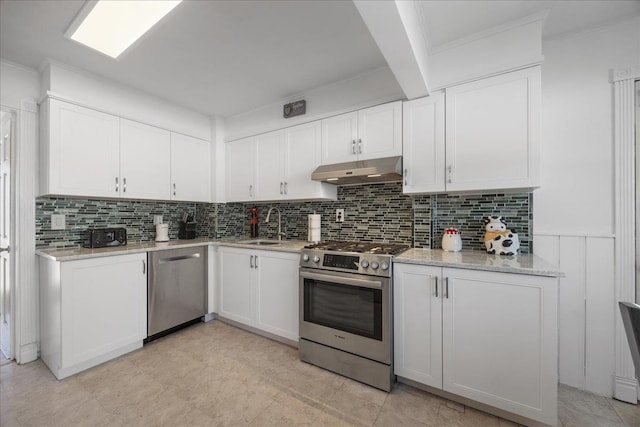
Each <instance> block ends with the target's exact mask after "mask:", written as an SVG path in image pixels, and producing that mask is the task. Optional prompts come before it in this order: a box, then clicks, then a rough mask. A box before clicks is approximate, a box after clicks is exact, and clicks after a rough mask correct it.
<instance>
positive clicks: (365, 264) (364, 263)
mask: <svg viewBox="0 0 640 427" xmlns="http://www.w3.org/2000/svg"><path fill="white" fill-rule="evenodd" d="M360 267H362V268H367V267H369V261H362V262H361V263H360Z"/></svg>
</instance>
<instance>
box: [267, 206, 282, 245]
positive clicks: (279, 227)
mask: <svg viewBox="0 0 640 427" xmlns="http://www.w3.org/2000/svg"><path fill="white" fill-rule="evenodd" d="M274 209H275V210H277V211H278V240H282V236H286V235H287V234H286V233H283V232H282V215H281V214H280V209H278V208H276V207H273V208H269V212H267V217H266V218H265V220H264V222H265V223H267V224H268V223H269V218H270V217H271V211H272V210H274Z"/></svg>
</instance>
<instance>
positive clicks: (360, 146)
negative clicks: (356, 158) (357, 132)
mask: <svg viewBox="0 0 640 427" xmlns="http://www.w3.org/2000/svg"><path fill="white" fill-rule="evenodd" d="M358 153H360V154H362V139H360V138H358Z"/></svg>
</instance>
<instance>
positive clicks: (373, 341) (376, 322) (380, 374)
mask: <svg viewBox="0 0 640 427" xmlns="http://www.w3.org/2000/svg"><path fill="white" fill-rule="evenodd" d="M406 249H408V246H407V245H399V244H388V243H382V244H381V243H360V242H336V241H329V242H324V243H319V244H316V245H310V246H306V247H305V248H304V249H303V250H302V255H301V258H300V341H299V354H300V359H301V360H304V361H305V362H309V363H312V364H314V365H317V366H320V367H322V368H325V369H328V370H330V371H334V372H337V373H339V374H342V375H345V376H347V377H350V378H353V379H355V380H358V381H361V382H363V383H366V384H369V385H372V386H374V387H377V388H380V389H382V390H385V391H391V388H392V386H393V378H394V376H393V336H392V335H393V325H392V319H393V316H392V314H391V309H392V302H391V295H392V289H391V278H392V277H393V276H392V272H391V269H392V267H391V259H392V257H393V255H396V254H399V253H400V252H402V251H404V250H406Z"/></svg>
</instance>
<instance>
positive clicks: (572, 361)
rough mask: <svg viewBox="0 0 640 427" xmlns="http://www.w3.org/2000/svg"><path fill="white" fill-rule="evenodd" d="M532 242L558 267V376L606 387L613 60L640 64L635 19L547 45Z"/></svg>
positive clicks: (639, 26) (609, 373)
mask: <svg viewBox="0 0 640 427" xmlns="http://www.w3.org/2000/svg"><path fill="white" fill-rule="evenodd" d="M543 54H544V56H545V62H544V64H543V66H542V107H543V108H542V111H543V113H542V131H541V173H540V176H541V187H540V189H538V190H536V191H535V192H534V193H533V194H534V197H533V199H534V201H533V209H534V211H533V223H534V225H533V230H534V245H533V246H534V251H535V253H536V254H537V255H539V256H542V257H543V258H545V259H547V260H548V261H550V262H553V263H555V264H557V265H559V266H560V268H561V270H562V271H563V272H564V273H565V274H566V277H565V278H563V279H561V281H560V307H559V325H560V346H559V352H560V354H559V362H560V372H559V374H560V382H561V383H563V384H568V385H571V386H574V387H578V388H581V389H586V390H588V391H591V392H594V393H598V394H602V395H607V396H611V395H612V391H613V376H614V371H615V346H614V336H615V316H617V315H618V312H617V307H616V302H615V287H614V280H615V277H614V262H615V260H614V255H613V248H614V243H615V241H614V236H613V230H614V222H613V221H614V212H613V204H614V182H613V176H614V170H613V150H614V146H613V110H612V106H613V86H612V84H611V82H610V70H611V69H612V68H616V67H620V66H625V65H633V64H637V63H640V19H639V18H636V19H633V20H628V21H626V22H622V23H619V24H617V25H613V26H609V27H605V28H601V29H598V30H596V31H591V32H586V33H582V34H578V35H574V36H572V37H566V38H562V39H557V40H551V41H547V42H545V43H544V44H543Z"/></svg>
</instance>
